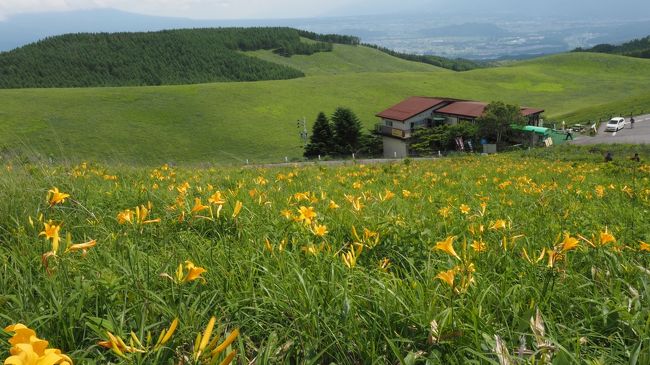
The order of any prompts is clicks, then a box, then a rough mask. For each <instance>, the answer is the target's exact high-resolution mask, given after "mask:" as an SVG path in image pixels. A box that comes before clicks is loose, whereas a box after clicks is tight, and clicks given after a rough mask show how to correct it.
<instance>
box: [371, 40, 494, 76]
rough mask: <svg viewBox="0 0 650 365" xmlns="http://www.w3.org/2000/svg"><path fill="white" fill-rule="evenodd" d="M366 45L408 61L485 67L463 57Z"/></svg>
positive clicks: (461, 68)
mask: <svg viewBox="0 0 650 365" xmlns="http://www.w3.org/2000/svg"><path fill="white" fill-rule="evenodd" d="M363 45H364V46H366V47H370V48H374V49H376V50H379V51H382V52H384V53H387V54H389V55H391V56H393V57H397V58H401V59H404V60H408V61H414V62H421V63H426V64H429V65H433V66H438V67H442V68H446V69H449V70H454V71H469V70H473V69H477V68H483V67H487V65H486V64H484V63H479V62H475V61H471V60H466V59H464V58H446V57H440V56H433V55H417V54H411V53H402V52H397V51H394V50H392V49H388V48H385V47H381V46H378V45H375V44H365V43H364V44H363Z"/></svg>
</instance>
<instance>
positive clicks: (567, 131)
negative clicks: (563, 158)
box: [564, 128, 573, 141]
mask: <svg viewBox="0 0 650 365" xmlns="http://www.w3.org/2000/svg"><path fill="white" fill-rule="evenodd" d="M568 139H571V140H572V141H573V134H572V133H571V128H569V129H567V130H566V137H564V140H565V141H566V140H568Z"/></svg>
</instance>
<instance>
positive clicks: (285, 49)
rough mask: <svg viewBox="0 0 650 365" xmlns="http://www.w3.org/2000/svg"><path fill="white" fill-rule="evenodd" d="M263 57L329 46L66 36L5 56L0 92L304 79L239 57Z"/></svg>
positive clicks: (287, 34) (242, 31)
mask: <svg viewBox="0 0 650 365" xmlns="http://www.w3.org/2000/svg"><path fill="white" fill-rule="evenodd" d="M341 38H342V39H343V40H345V37H341ZM260 49H267V50H273V51H274V52H278V53H280V54H282V55H284V56H291V55H294V54H313V53H316V52H320V51H330V50H331V49H332V44H331V43H323V42H309V43H306V42H302V41H301V38H300V33H299V32H298V31H297V30H296V29H291V28H213V29H179V30H166V31H160V32H145V33H98V34H88V33H84V34H66V35H62V36H56V37H50V38H46V39H44V40H41V41H39V42H36V43H33V44H29V45H27V46H24V47H21V48H18V49H15V50H13V51H10V52H4V53H0V88H24V87H88V86H141V85H175V84H196V83H205V82H216V81H255V80H279V79H290V78H296V77H301V76H304V75H303V74H302V73H301V72H299V71H298V70H295V69H292V68H290V67H286V66H282V65H279V64H277V63H271V62H266V61H263V60H261V59H259V58H254V57H249V56H246V55H245V54H242V53H241V52H239V51H253V50H260Z"/></svg>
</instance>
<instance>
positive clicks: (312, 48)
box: [273, 42, 334, 57]
mask: <svg viewBox="0 0 650 365" xmlns="http://www.w3.org/2000/svg"><path fill="white" fill-rule="evenodd" d="M333 49H334V45H332V43H324V42H315V43H305V42H287V43H283V44H282V45H281V46H280V48H277V49H275V50H274V51H273V52H274V53H276V54H278V55H280V56H284V57H291V56H293V55H296V54H300V55H312V54H314V53H316V52H331V51H332V50H333Z"/></svg>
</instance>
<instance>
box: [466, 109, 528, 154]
mask: <svg viewBox="0 0 650 365" xmlns="http://www.w3.org/2000/svg"><path fill="white" fill-rule="evenodd" d="M476 123H477V124H478V125H479V128H480V133H481V135H483V136H484V137H486V138H488V139H491V140H493V141H495V142H496V144H501V142H502V141H503V140H504V138H506V137H508V136H510V135H511V134H512V128H511V127H510V126H511V125H512V124H518V125H526V118H524V116H523V115H521V109H520V108H519V106H518V105H512V104H506V103H504V102H501V101H493V102H491V103H490V104H488V106H487V107H486V108H485V111H484V112H483V115H481V116H480V117H479V118H478V119H477V120H476Z"/></svg>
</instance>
